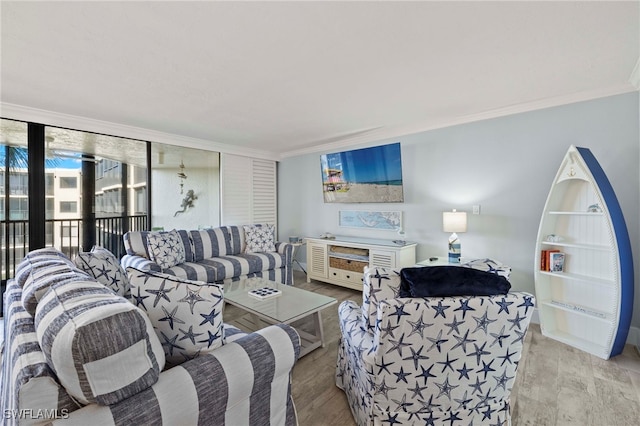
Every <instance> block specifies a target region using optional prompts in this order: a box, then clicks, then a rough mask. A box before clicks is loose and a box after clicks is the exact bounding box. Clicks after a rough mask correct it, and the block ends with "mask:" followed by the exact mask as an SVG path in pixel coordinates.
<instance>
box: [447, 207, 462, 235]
mask: <svg viewBox="0 0 640 426" xmlns="http://www.w3.org/2000/svg"><path fill="white" fill-rule="evenodd" d="M442 230H443V231H444V232H467V213H466V212H457V211H455V210H454V211H452V212H443V213H442Z"/></svg>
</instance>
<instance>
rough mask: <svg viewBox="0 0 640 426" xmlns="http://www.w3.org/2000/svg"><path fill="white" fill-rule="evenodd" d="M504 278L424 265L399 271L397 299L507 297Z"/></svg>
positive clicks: (473, 270) (466, 270)
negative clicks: (505, 295)
mask: <svg viewBox="0 0 640 426" xmlns="http://www.w3.org/2000/svg"><path fill="white" fill-rule="evenodd" d="M510 288H511V284H510V283H509V281H507V279H506V278H505V277H503V276H500V275H497V274H494V273H491V272H485V271H480V270H478V269H472V268H465V267H460V266H424V267H416V268H403V269H402V270H401V271H400V293H399V296H400V297H445V296H491V295H494V294H507V293H508V292H509V289H510Z"/></svg>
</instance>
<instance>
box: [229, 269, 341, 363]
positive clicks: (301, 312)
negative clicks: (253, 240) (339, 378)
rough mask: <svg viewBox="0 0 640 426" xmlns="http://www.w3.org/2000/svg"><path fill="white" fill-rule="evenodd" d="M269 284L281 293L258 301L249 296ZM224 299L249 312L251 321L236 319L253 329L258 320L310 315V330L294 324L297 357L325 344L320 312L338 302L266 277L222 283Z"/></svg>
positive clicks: (269, 321)
mask: <svg viewBox="0 0 640 426" xmlns="http://www.w3.org/2000/svg"><path fill="white" fill-rule="evenodd" d="M261 287H271V288H276V289H278V290H280V291H281V292H282V294H280V295H278V296H275V297H272V298H269V299H265V300H260V299H257V298H255V297H253V296H251V295H249V290H252V289H256V288H261ZM224 299H225V302H226V303H229V304H231V305H233V306H237V307H238V308H240V309H242V310H244V311H247V312H249V313H250V314H251V315H250V317H251V320H250V321H247V322H243V321H238V322H239V323H240V325H241V328H246V329H248V330H249V331H255V330H257V329H259V328H261V327H262V326H263V324H261V323H260V321H264V322H265V323H267V324H279V323H283V324H289V325H292V326H294V324H292V323H294V322H296V321H298V320H301V319H303V318H306V317H309V316H311V317H312V320H313V331H312V332H311V333H308V332H306V331H304V330H301V329H300V328H299V327H295V328H296V331H297V332H298V334H299V335H300V340H301V349H300V356H301V357H302V356H304V355H306V354H308V353H309V352H311V351H312V350H314V349H316V348H319V347H321V346H322V347H324V332H323V330H322V316H321V314H320V312H321V311H322V310H323V309H325V308H327V307H329V306H331V305H334V304H336V303H337V301H336V299H334V298H332V297H328V296H324V295H322V294H317V293H314V292H311V291H307V290H302V289H300V288H295V287H292V286H289V285H284V284H280V283H277V282H274V281H269V280H268V279H266V278H246V279H243V280H239V281H235V282H232V283H231V284H225V285H224Z"/></svg>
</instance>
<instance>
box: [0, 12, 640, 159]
mask: <svg viewBox="0 0 640 426" xmlns="http://www.w3.org/2000/svg"><path fill="white" fill-rule="evenodd" d="M0 7H1V8H0V13H1V20H2V21H1V23H2V28H1V31H2V33H1V35H2V40H1V42H2V44H1V47H2V50H1V76H0V77H1V80H0V82H1V87H0V101H1V102H2V104H1V106H2V111H0V113H2V116H4V117H7V118H19V119H20V118H23V117H15V116H11V115H9V114H18V113H16V111H21V112H20V113H21V114H26V115H27V116H29V115H31V116H37V115H38V114H37V113H36V112H37V111H40V110H44V111H47V112H54V113H56V114H59V115H58V119H59V120H62V121H64V119H63V118H60V117H67V118H69V117H71V118H77V117H84V118H88V119H92V120H100V121H94V122H93V123H94V124H95V125H96V126H97V127H101V126H100V125H99V124H100V123H102V124H105V122H106V123H115V127H114V128H116V129H120V130H122V129H130V130H132V129H135V130H140V131H141V133H140V134H144V129H148V130H149V131H153V132H156V134H157V135H163V136H164V137H163V138H160V139H163V140H161V142H166V141H170V140H171V139H172V136H174V137H173V139H175V140H176V141H177V143H180V141H181V140H182V139H181V138H184V140H186V141H188V142H189V143H188V144H187V145H191V146H201V147H209V148H211V149H219V148H220V147H233V149H235V150H240V151H242V150H247V152H249V151H253V152H263V153H265V155H266V156H272V157H274V158H283V157H286V156H291V155H296V154H300V153H304V152H313V151H319V150H329V149H332V148H337V147H341V146H346V145H349V144H354V143H362V142H369V141H375V140H381V139H383V138H396V137H398V140H400V138H399V136H401V135H403V134H409V133H415V132H418V131H422V130H426V129H430V128H437V127H442V126H446V125H451V124H456V123H461V122H466V121H473V120H477V119H482V118H487V117H493V116H499V115H504V114H509V113H513V112H519V111H526V110H530V109H535V108H540V107H545V106H549V105H557V104H562V103H569V102H575V101H580V100H584V99H591V98H595V97H600V96H607V95H611V94H618V93H624V92H629V91H633V90H637V85H638V81H637V80H638V78H639V77H638V73H639V72H640V71H638V65H637V64H638V58H639V52H640V42H639V40H640V24H639V22H640V11H639V2H638V1H628V2H608V1H605V2H590V1H581V2H577V1H574V2H544V1H543V2H539V1H538V2H482V1H471V2H393V1H388V2H360V1H356V2H307V1H301V2H212V1H200V2H188V3H187V2H180V1H174V2H167V1H161V2H149V1H142V2H111V1H107V2H94V1H83V2H55V1H54V2H8V1H2V2H1V6H0ZM634 69H635V71H634ZM25 111H26V112H25ZM40 112H42V111H40ZM89 123H91V120H89ZM47 124H57V123H47ZM118 126H128V127H118ZM89 127H91V126H89ZM103 128H107V127H106V126H102V127H101V128H100V129H97V128H96V129H92V128H87V129H84V130H94V131H101V130H102V129H103ZM116 133H117V131H116V132H114V133H113V134H116ZM167 134H168V135H167ZM123 136H134V135H132V134H129V135H123Z"/></svg>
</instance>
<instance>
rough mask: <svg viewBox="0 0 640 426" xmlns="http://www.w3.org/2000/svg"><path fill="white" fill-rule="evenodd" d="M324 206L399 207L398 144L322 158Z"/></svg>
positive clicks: (400, 170) (400, 176)
mask: <svg viewBox="0 0 640 426" xmlns="http://www.w3.org/2000/svg"><path fill="white" fill-rule="evenodd" d="M320 164H321V166H322V193H323V194H324V202H325V203H402V202H403V201H404V194H403V189H402V156H401V154H400V142H396V143H392V144H388V145H381V146H374V147H370V148H362V149H354V150H351V151H344V152H336V153H333V154H323V155H321V156H320Z"/></svg>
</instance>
